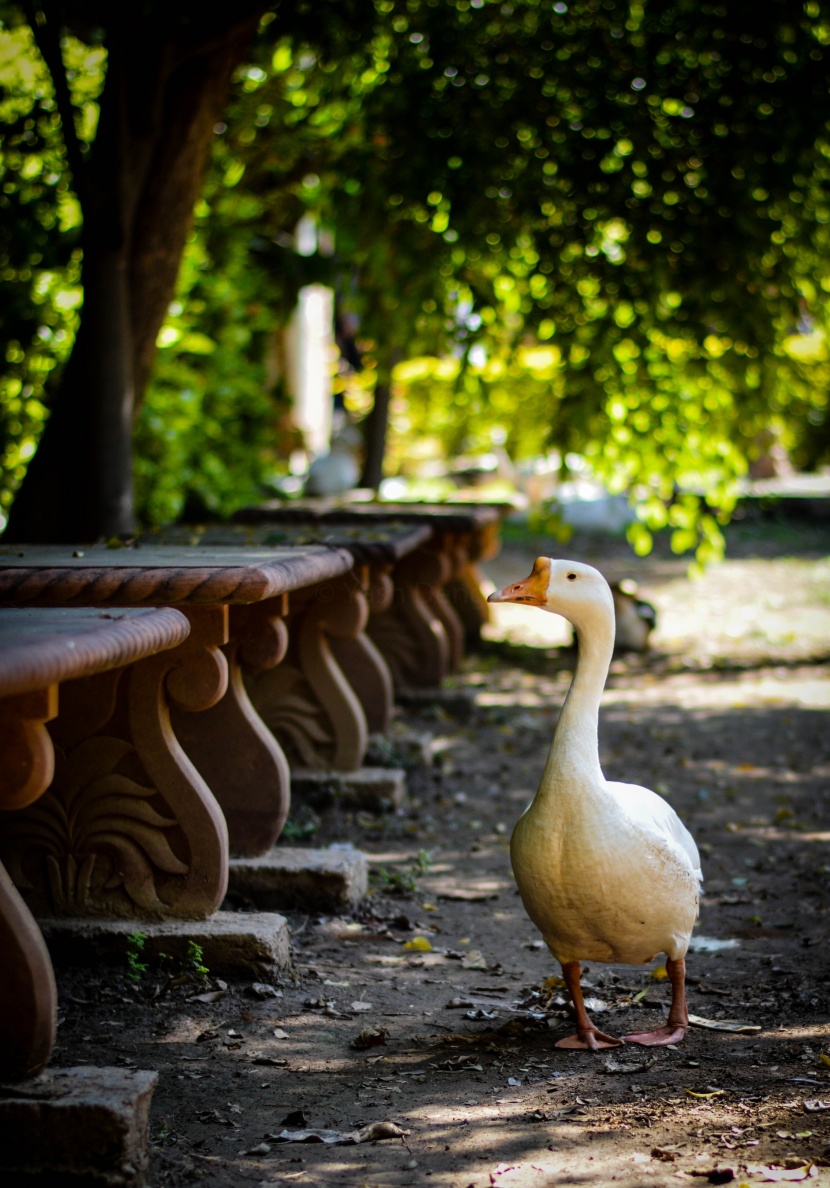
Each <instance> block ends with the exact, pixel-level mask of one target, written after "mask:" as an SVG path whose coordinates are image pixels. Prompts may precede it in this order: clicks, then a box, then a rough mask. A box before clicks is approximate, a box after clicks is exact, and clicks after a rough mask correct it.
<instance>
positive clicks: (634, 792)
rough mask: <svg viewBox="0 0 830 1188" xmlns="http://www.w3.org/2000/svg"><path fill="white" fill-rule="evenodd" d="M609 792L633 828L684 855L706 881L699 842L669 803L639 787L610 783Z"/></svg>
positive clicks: (699, 876) (697, 873)
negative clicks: (644, 832) (696, 843)
mask: <svg viewBox="0 0 830 1188" xmlns="http://www.w3.org/2000/svg"><path fill="white" fill-rule="evenodd" d="M608 790H609V792H610V793H611V794H612V795H613V796H614V798H615V800H616V801H617V804H618V805H619V807H620V809H621V810H622V811H623V813H624V814H625V816H626V817H627V818H628V819H629V820H630V821H631V823H632V824H633V825H635V826H636V827H637V828H639V829H643V830H645V831H646V832H647V833H649V834H651V835H652V836H657V837H658V838H659V839H660V840H661V841H662V842H664V843H665V844H666V845H668V846H669V847H670V848H671V849H672V850H675V852H679V853H680V854H682V855H683V856H684V857H685V859H686V861H687V862H688V863H689V866H690V867H691V869H692V871H693V872H694V875H695V877H696V878H697V879H698V880H699V881H700V882H702V881H703V872H702V870H701V867H700V854H699V853H698V849H697V846H696V845H695V840H694V838H693V837H692V835H691V833H689V831H688V829H687V828H686V826H685V825H684V824H683V822H682V821H681V820H680V818H679V817H678V815H677V813H676V812H675V811H674V809H673V808H672V806H671V805H670V804H669V803H668V801H667V800H664V799H663V797H662V796H658V795H657V793H656V792H652V791H651V789H650V788H642V787H640V785H639V784H621V783H609V784H608Z"/></svg>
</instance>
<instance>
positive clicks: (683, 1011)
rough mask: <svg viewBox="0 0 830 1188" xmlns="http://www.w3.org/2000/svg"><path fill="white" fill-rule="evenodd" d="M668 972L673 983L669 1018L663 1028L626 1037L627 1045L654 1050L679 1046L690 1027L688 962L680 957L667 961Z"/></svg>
mask: <svg viewBox="0 0 830 1188" xmlns="http://www.w3.org/2000/svg"><path fill="white" fill-rule="evenodd" d="M666 972H667V973H668V975H669V980H670V982H671V990H672V995H671V1007H670V1008H669V1017H668V1019H667V1020H666V1022H665V1024H664V1025H663V1026H662V1027H657V1028H655V1030H654V1031H638V1032H635V1033H634V1035H626V1036H625V1037H624V1039H625V1042H626V1043H627V1044H643V1045H644V1046H645V1047H647V1048H654V1047H658V1046H660V1045H664V1044H679V1043H680V1041H681V1040H682V1039H683V1036H684V1035H685V1034H686V1029H687V1027H688V1026H689V1011H688V1009H687V1007H686V962H685V961H684V960H683V958H682V957H680V958H679V959H678V960H677V961H672V959H671V957H669V958H667V960H666Z"/></svg>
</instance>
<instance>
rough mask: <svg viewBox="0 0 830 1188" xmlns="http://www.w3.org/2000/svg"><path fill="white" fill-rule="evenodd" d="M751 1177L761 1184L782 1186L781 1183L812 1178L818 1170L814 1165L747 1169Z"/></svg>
mask: <svg viewBox="0 0 830 1188" xmlns="http://www.w3.org/2000/svg"><path fill="white" fill-rule="evenodd" d="M747 1171H749V1172H751V1174H752V1175H753V1177H755V1178H757V1179H759V1180H760V1181H761V1183H762V1184H783V1183H797V1182H798V1181H799V1180H808V1179H810V1178H811V1177H812V1176H817V1175H818V1168H817V1167H816V1165H815V1164H814V1163H805V1164H804V1165H803V1166H802V1167H773V1166H772V1165H770V1166H766V1165H762V1166H760V1167H753V1168H749V1167H748V1168H747Z"/></svg>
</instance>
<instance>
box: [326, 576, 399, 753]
mask: <svg viewBox="0 0 830 1188" xmlns="http://www.w3.org/2000/svg"><path fill="white" fill-rule="evenodd" d="M368 568H369V572H368V574H365V567H364V568H363V569H362V570H361V574H360V577H361V580H362V581H363V583H364V589H365V590H366V595H367V598H368V601H369V615H370V618H371V616H372V615H374V614H381V613H382V612H383V611H385V610H388V609H389V607H390V606H391V605H392V598H393V597H394V592H395V587H394V584H393V582H392V566H391V565H372V566H370V567H368ZM329 643H330V645H331V650H332V651H333V653H334V656H335V659H336V660H337V663H338V664H339V665H340V668H341V669H342V670H343V672H344V673H345V674H346V675H347V676H348V678H349V684H350V685H351V687H352V689H353V690H354V692H355V693H356V694H357V697H358V700H359V701H360V704H361V705H362V706H363V712H364V714H365V715H366V726H367V728H368V729H369V731H371V732H372V733H380V734H382V733H383V732H384V731H386V730H388V729H389V726H390V724H391V722H392V711H393V709H394V698H395V692H394V688H393V683H392V673H391V672H390V670H389V665H388V664H387V663H386V661H385V660H384V658H383V656H382V655H381V653H380V650H379V649H378V647H377V646H376V645H375V644H374V643H372V641H371V639H370V638H369V636H368V635H367V634H366V633H365V632H363V631H361V632H359V633H358V634H357V635H356V636H353V637H351V636H350V637H344V636H334V635H332V636H331V637H330V639H329Z"/></svg>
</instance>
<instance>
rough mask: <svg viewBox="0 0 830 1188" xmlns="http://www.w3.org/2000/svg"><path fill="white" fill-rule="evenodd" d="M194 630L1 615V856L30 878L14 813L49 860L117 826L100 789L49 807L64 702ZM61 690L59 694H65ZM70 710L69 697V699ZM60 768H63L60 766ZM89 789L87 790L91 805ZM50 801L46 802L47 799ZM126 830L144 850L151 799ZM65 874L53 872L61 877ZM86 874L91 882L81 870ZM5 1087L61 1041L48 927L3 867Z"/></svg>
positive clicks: (157, 621) (131, 619) (0, 982)
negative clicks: (68, 836)
mask: <svg viewBox="0 0 830 1188" xmlns="http://www.w3.org/2000/svg"><path fill="white" fill-rule="evenodd" d="M189 633H190V625H189V623H188V621H187V619H186V618H185V616H184V615H182V614H180V613H179V612H178V611H176V610H169V609H161V610H122V611H119V612H118V613H116V614H106V613H101V612H99V611H95V610H79V609H71V610H0V809H2V810H4V812H3V813H2V814H0V852H2V854H3V855H4V857H5V859H6V861H7V862H8V863H9V864H10V865H16V866H17V871H16V873H17V876H18V879H20V880H21V881H24V882H25V881H26V877H27V872H26V868H25V862H24V861H23V856H22V854H21V853H20V851H19V850H18V849H17V847H16V845H15V844H14V828H13V824H12V828H11V830H9V829H8V828H7V827H8V825H9V823H10V821H12V822H13V819H14V815H13V814H10V810H22V809H26V808H30V809H31V811H32V813H33V814H34V815H35V818H36V819H37V820H38V821H39V822H40V824H41V827H42V829H43V831H44V837H45V838H46V845H47V849H49V850H51V851H52V852H51V854H50V856H51V857H52V858H53V859H54V858H55V852H54V851H55V849H56V848H57V850H58V851H60V850H61V848H62V847H61V842H58V844H57V847H55V846H53V845H52V844H51V843H52V839H53V837H54V838H57V837H58V834H59V832H60V831H61V830H63V831H64V832H68V831H71V830H73V829H78V830H87V831H88V832H90V831H94V830H95V829H98V830H99V831H100V832H101V833H102V835H103V834H105V833H106V832H107V831H108V830H109V829H110V828H111V819H112V818H111V812H112V809H111V804H110V801H111V799H112V798H111V796H110V795H108V794H107V793H108V790H107V789H106V788H105V787H103V786H101V784H100V783H99V784H98V785H95V784H87V785H86V788H83V787H81V786H79V785H77V784H76V785H75V788H74V791H75V797H74V798H73V801H72V803H71V804H69V805H67V810H68V811H67V813H66V814H65V815H64V816H63V817H61V815H60V814H55V813H53V812H52V811H51V809H52V806H51V805H49V804H48V803H47V801H48V799H49V796H50V793H48V792H47V788H49V786H50V784H51V783H52V779H53V775H54V773H55V768H56V760H55V748H54V745H53V740H52V736H51V735H50V733H49V730H48V729H47V723H50V722H51V723H53V725H54V724H55V723H56V722H59V721H60V712H62V710H63V701H64V695H65V693H66V692H67V691H69V690H71V688H72V684H73V683H74V682H76V681H78V680H82V679H88V678H90V677H94V676H96V675H98V674H102V673H112V672H118V671H122V670H123V668H124V666H125V665H134V664H136V663H138V662H142V661H146V658H148V657H152V656H155V655H158V654H159V653H164V652H169V651H170V650H171V649H175V648H177V647H180V646H181V645H182V644H183V642H184V641H185V640H186V639H187V637H188V635H189ZM59 687H60V689H59ZM68 703H69V704H70V705H71V697H69V698H68ZM59 766H60V763H58V767H59ZM84 791H86V792H87V793H88V795H87V798H86V800H85V799H84ZM44 794H45V795H44ZM129 807H131V808H132V809H133V812H132V813H131V814H129V813H127V814H126V815H125V816H124V819H123V820H122V821H121V823H120V828H121V831H122V832H121V836H122V837H123V838H124V839H125V841H126V840H127V839H131V840H132V844H134V845H139V846H140V844H141V838H142V833H143V831H145V830H149V829H152V828H153V827H154V826H153V824H152V818H153V813H152V810H151V809H150V806H149V805H148V802H147V799H146V798H145V797H143V796H141V795H138V796H135V797H134V798H133V801H132V804H131V805H130V806H129ZM66 873H67V872H66V869H65V868H64V871H63V872H61V871H57V872H55V877H57V878H60V877H63V876H64V875H65V874H66ZM76 873H77V875H78V876H80V877H82V878H83V877H88V876H90V875H91V873H92V872H91V871H90V870H89V869H87V870H86V872H85V874H82V872H81V871H78V872H76ZM0 954H2V966H3V976H2V978H0V1080H6V1081H8V1080H19V1079H24V1078H27V1077H30V1076H33V1075H34V1074H35V1073H36V1072H38V1071H39V1070H40V1069H41V1068H42V1067H43V1066H44V1065H45V1064H46V1063H47V1061H48V1059H49V1057H50V1055H51V1052H52V1049H53V1047H54V1043H55V1026H56V1021H55V1020H56V991H55V982H54V976H53V973H52V965H51V962H50V960H49V956H48V953H47V951H46V946H45V944H44V941H43V937H42V936H41V933H40V930H39V928H38V926H37V924H36V923H35V921H34V919H33V917H32V914H31V912H30V911H29V909H28V908H27V906H26V904H25V903H24V901H23V899H22V898H21V896H20V894H19V893H18V891H17V890H16V888H15V886H14V883H13V882H12V879H11V878H10V877H9V874H8V873H7V871H6V869H5V868H4V866H3V865H2V864H0Z"/></svg>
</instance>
